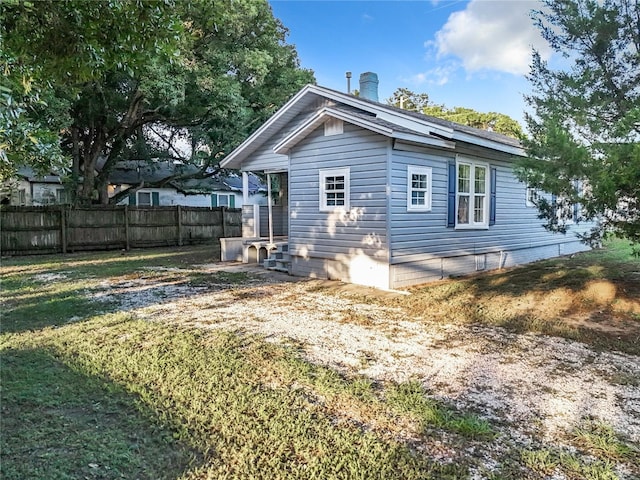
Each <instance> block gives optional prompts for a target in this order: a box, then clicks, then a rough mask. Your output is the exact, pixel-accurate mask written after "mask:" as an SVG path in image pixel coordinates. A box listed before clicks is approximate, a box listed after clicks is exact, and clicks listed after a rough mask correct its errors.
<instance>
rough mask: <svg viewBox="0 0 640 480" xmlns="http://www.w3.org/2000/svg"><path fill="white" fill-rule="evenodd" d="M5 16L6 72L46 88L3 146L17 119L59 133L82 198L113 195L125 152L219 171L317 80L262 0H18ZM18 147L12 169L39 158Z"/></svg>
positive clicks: (15, 94)
mask: <svg viewBox="0 0 640 480" xmlns="http://www.w3.org/2000/svg"><path fill="white" fill-rule="evenodd" d="M0 20H1V21H2V31H1V33H2V39H3V43H2V45H1V48H0V51H2V60H3V62H4V65H5V66H6V67H7V68H5V72H6V73H5V78H10V79H13V80H14V84H15V85H17V87H20V85H21V84H22V83H23V79H24V80H25V81H27V82H29V84H31V85H34V86H37V89H38V96H37V98H30V99H28V100H29V101H28V102H27V104H28V105H27V104H25V105H24V107H22V108H21V110H20V112H18V113H19V115H21V117H19V118H18V117H16V115H14V117H15V118H18V119H19V120H20V121H19V122H17V121H14V124H13V125H8V127H7V128H3V129H2V130H0V134H1V135H2V137H0V143H2V144H3V145H4V144H7V145H9V143H8V142H7V140H6V139H7V138H12V137H15V136H16V135H15V133H16V132H19V129H18V128H17V124H20V125H22V126H25V128H30V126H32V127H33V129H32V133H34V135H31V136H32V137H33V139H34V140H38V139H39V138H41V139H43V140H45V139H50V135H49V136H48V137H45V136H42V137H37V136H35V133H37V131H38V130H37V129H38V128H44V129H45V130H48V131H49V133H53V134H55V137H56V139H59V140H60V141H59V142H57V143H56V142H53V143H50V145H51V146H52V148H53V147H54V146H55V145H58V146H59V149H60V152H61V153H62V154H65V155H66V158H69V159H70V160H69V161H68V166H69V167H70V168H69V170H70V171H71V174H72V178H73V179H74V181H73V182H72V184H74V185H75V184H78V185H80V187H79V188H78V189H77V192H76V193H77V199H78V201H79V202H90V201H96V200H98V199H99V200H100V201H101V202H103V203H105V202H107V201H108V196H107V189H106V187H107V181H108V175H109V172H110V170H111V169H112V168H113V166H114V165H115V164H116V163H117V162H118V161H121V160H139V161H154V160H175V161H180V162H184V163H194V164H197V165H198V166H199V167H200V169H199V173H198V175H201V176H207V175H211V174H212V173H214V172H215V169H216V167H217V165H218V164H219V162H220V160H221V159H222V158H223V157H224V155H226V154H227V153H228V152H229V151H230V150H231V149H233V148H234V147H235V146H236V145H237V144H238V143H239V142H240V141H242V140H243V139H244V138H245V137H246V136H247V135H248V134H249V133H251V131H252V130H253V129H255V128H257V126H258V125H260V123H261V122H262V121H264V120H265V119H266V118H267V117H268V116H269V115H271V114H272V113H273V112H274V111H275V110H276V109H277V108H278V107H279V106H281V105H282V104H283V103H284V102H285V101H286V100H288V98H289V97H290V96H291V95H292V94H293V93H295V92H296V91H298V90H299V89H300V87H301V86H302V85H304V84H306V83H312V82H313V81H314V78H313V73H312V72H311V71H309V70H304V69H301V68H300V66H299V61H298V56H297V53H296V50H295V48H294V47H293V46H291V45H288V44H287V43H286V41H285V40H286V35H287V30H286V29H285V28H284V26H283V25H282V24H281V23H280V22H279V21H278V20H277V19H275V18H274V17H273V14H272V11H271V9H270V7H269V5H268V3H267V2H266V1H265V0H260V1H256V0H233V1H232V0H225V1H217V0H216V1H214V0H202V1H197V2H195V1H194V2H190V1H186V0H185V1H180V2H174V1H173V0H163V1H161V2H158V1H145V0H140V1H137V2H129V1H126V0H109V1H107V2H85V1H81V0H65V1H56V2H48V4H47V8H42V4H38V5H37V6H35V7H34V5H32V4H31V3H30V2H26V1H20V0H14V1H12V2H10V3H7V4H6V5H5V6H4V8H3V11H2V16H1V17H0ZM31 32H33V34H32V33H31ZM3 92H4V90H3ZM0 93H1V92H0ZM23 93H24V92H22V91H20V89H19V88H15V87H14V88H13V89H12V90H11V91H10V92H7V95H8V96H10V97H11V100H10V101H14V100H13V99H15V98H24V95H23ZM27 138H29V137H28V136H27ZM22 143H23V144H28V143H29V142H22ZM31 143H32V144H34V145H35V142H31ZM10 145H11V149H10V150H9V149H6V151H8V152H9V154H8V155H6V157H7V160H8V161H7V162H5V166H7V167H8V168H5V169H4V170H3V171H2V172H0V173H1V174H2V175H3V176H6V175H7V174H9V173H10V172H11V171H12V169H13V171H15V167H16V166H17V165H18V163H20V162H23V163H27V164H30V165H34V164H37V162H36V159H35V158H34V157H33V156H32V155H29V152H28V151H27V150H26V149H25V148H22V146H21V145H20V144H19V143H17V142H13V143H11V144H10ZM40 166H42V165H40ZM168 180H170V179H165V182H166V181H168ZM162 184H163V183H162V182H159V183H158V184H157V185H155V186H161V185H162ZM141 186H143V185H139V186H138V188H139V187H141ZM144 186H154V185H149V184H147V185H144ZM113 200H114V199H112V201H113ZM115 200H117V198H116V199H115Z"/></svg>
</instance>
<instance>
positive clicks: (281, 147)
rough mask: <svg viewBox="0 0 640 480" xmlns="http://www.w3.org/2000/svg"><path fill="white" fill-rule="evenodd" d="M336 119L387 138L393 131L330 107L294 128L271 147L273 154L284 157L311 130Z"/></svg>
mask: <svg viewBox="0 0 640 480" xmlns="http://www.w3.org/2000/svg"><path fill="white" fill-rule="evenodd" d="M329 117H332V118H337V119H338V120H342V121H346V122H349V123H353V124H354V125H357V126H359V127H362V128H366V129H367V130H372V131H374V132H376V133H379V134H381V135H386V136H387V137H389V136H391V134H392V133H393V130H391V129H390V128H385V127H383V126H381V125H376V124H374V123H372V122H367V121H366V120H364V119H361V118H355V117H352V116H351V115H348V114H346V113H344V112H339V111H337V110H334V109H332V108H330V107H325V108H323V109H322V110H320V111H319V112H318V113H317V114H315V115H314V116H313V117H311V118H310V119H309V120H307V121H306V122H305V123H303V124H302V125H300V126H299V127H298V128H296V129H295V130H294V131H293V132H291V133H290V134H289V135H287V136H286V137H285V138H284V139H283V140H282V141H281V142H280V143H278V144H277V145H276V146H275V147H273V151H274V153H279V154H281V155H286V154H287V153H288V152H289V149H290V148H291V147H293V146H294V145H295V144H297V143H298V142H299V141H300V140H302V139H303V138H305V137H306V136H307V135H309V134H310V133H311V132H312V131H313V130H315V129H316V128H318V127H319V126H320V125H322V124H323V123H324V122H326V121H327V118H329Z"/></svg>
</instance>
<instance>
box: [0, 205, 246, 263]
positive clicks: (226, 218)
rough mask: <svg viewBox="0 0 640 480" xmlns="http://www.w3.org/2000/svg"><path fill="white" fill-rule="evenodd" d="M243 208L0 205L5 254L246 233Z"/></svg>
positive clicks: (0, 248) (0, 245)
mask: <svg viewBox="0 0 640 480" xmlns="http://www.w3.org/2000/svg"><path fill="white" fill-rule="evenodd" d="M241 228H242V210H241V209H239V208H227V207H216V208H202V207H184V206H180V205H178V206H175V207H131V206H128V205H122V206H121V205H117V206H91V207H76V208H73V207H68V206H46V207H13V206H2V208H0V253H2V255H28V254H36V253H67V252H73V251H80V250H109V249H123V248H124V249H129V248H136V247H160V246H170V245H179V246H180V245H194V244H202V243H212V244H214V245H215V246H216V247H218V246H219V242H218V240H219V239H220V238H226V237H239V236H241V233H242V232H241Z"/></svg>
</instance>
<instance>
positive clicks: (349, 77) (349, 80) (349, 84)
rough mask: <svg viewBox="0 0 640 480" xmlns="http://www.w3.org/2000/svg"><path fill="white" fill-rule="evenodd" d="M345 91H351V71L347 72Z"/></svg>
mask: <svg viewBox="0 0 640 480" xmlns="http://www.w3.org/2000/svg"><path fill="white" fill-rule="evenodd" d="M346 75H347V93H351V72H347V73H346Z"/></svg>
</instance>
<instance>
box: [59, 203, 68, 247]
mask: <svg viewBox="0 0 640 480" xmlns="http://www.w3.org/2000/svg"><path fill="white" fill-rule="evenodd" d="M65 217H66V215H65V208H64V205H60V243H61V244H62V253H67V222H66V218H65Z"/></svg>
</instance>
